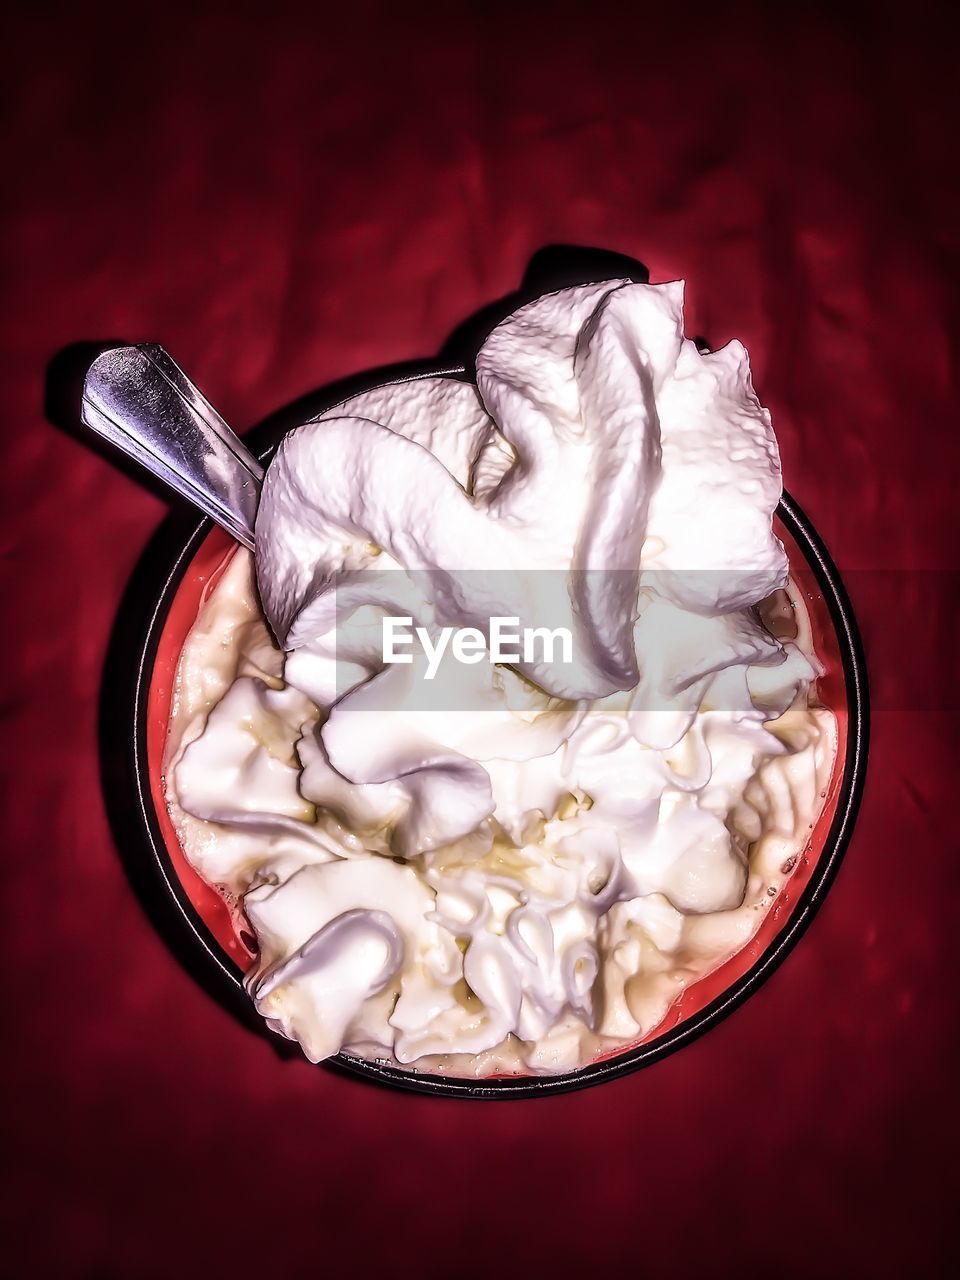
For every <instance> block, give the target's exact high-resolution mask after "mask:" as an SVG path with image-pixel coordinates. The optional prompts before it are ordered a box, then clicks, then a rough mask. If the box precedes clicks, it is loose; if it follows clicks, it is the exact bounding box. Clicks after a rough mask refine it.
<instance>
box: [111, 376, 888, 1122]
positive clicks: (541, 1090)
mask: <svg viewBox="0 0 960 1280" xmlns="http://www.w3.org/2000/svg"><path fill="white" fill-rule="evenodd" d="M440 376H446V377H451V378H454V377H457V378H461V379H464V380H468V381H469V378H468V376H467V370H466V369H465V368H464V367H463V366H462V365H458V366H453V367H450V366H445V365H443V364H440V363H437V364H436V365H433V366H427V367H424V366H421V367H420V368H419V369H418V371H417V372H416V373H412V374H410V375H408V376H405V377H399V378H398V377H394V378H389V379H387V380H383V379H381V378H378V377H377V376H376V371H371V373H370V377H369V381H368V382H364V381H363V380H361V379H352V380H351V381H352V382H353V383H354V387H353V388H352V389H351V397H352V396H353V395H356V394H358V393H360V392H362V391H363V390H372V389H373V388H374V387H382V386H390V385H397V384H400V383H404V382H411V381H418V380H420V379H422V378H428V377H440ZM343 402H344V399H343V397H340V398H338V399H335V400H333V401H332V402H331V403H330V405H329V406H328V408H325V409H322V410H321V411H320V412H321V413H325V412H329V409H332V408H335V407H336V406H337V405H338V404H342V403H343ZM317 416H319V414H314V415H313V416H312V417H311V418H310V419H307V421H312V420H313V418H315V417H317ZM290 429H293V428H290ZM272 434H273V437H274V438H273V439H271V440H270V442H269V444H268V445H267V446H266V447H265V448H263V449H261V450H260V451H259V454H258V456H259V457H260V460H261V461H262V462H266V461H267V460H268V459H269V458H270V456H271V455H272V454H273V452H274V451H275V449H276V448H277V446H278V445H279V443H280V440H281V439H282V438H283V436H284V435H285V434H287V431H286V430H283V429H279V430H277V429H275V430H274V432H273V433H272ZM776 516H777V517H778V518H779V520H780V521H781V523H782V524H783V526H784V527H785V529H786V530H787V532H788V533H789V535H790V536H791V537H792V538H793V540H794V542H795V543H796V545H797V546H798V548H799V550H800V552H801V554H802V557H803V560H804V562H805V564H806V566H807V567H808V568H809V569H810V570H811V572H812V574H813V577H814V579H815V581H816V584H817V586H818V588H819V589H820V592H821V593H822V597H823V600H824V603H825V604H826V607H827V611H828V613H829V615H830V621H831V624H832V626H833V629H834V633H835V636H836V639H837V645H838V649H839V656H840V662H841V667H842V670H843V678H844V699H845V709H846V713H847V727H846V743H845V748H844V753H843V759H842V761H840V760H838V761H837V764H839V765H840V767H841V774H840V783H839V788H838V791H837V798H836V807H835V810H834V815H833V819H832V821H831V823H830V827H829V830H828V831H827V834H826V836H825V837H824V841H823V845H822V848H821V850H820V853H819V855H818V856H817V859H816V862H815V863H814V865H813V867H812V870H811V872H810V875H809V879H808V880H807V882H806V884H805V885H804V886H803V888H802V890H801V892H800V894H799V895H798V897H797V899H796V901H795V902H794V903H793V905H792V907H791V909H790V911H789V913H788V917H787V920H786V922H785V923H784V924H783V926H782V927H781V928H780V930H779V931H778V933H777V934H776V935H775V936H774V937H773V938H772V939H771V941H770V942H769V944H768V945H767V946H766V947H765V948H764V950H763V951H762V952H761V953H760V955H759V956H758V957H757V959H756V960H755V962H754V963H753V964H752V965H751V966H750V967H749V968H748V969H747V970H746V972H745V973H743V974H742V975H741V976H740V977H738V978H736V979H735V980H734V981H733V982H732V983H731V984H730V985H729V986H728V987H726V988H725V989H724V990H723V991H721V992H720V993H719V994H718V995H717V996H716V997H715V998H714V999H713V1000H712V1001H710V1002H709V1003H708V1004H706V1005H705V1006H704V1007H703V1008H701V1009H699V1010H697V1011H696V1012H694V1013H691V1014H690V1015H688V1016H687V1017H685V1018H682V1019H681V1020H680V1021H679V1022H678V1023H676V1024H675V1025H674V1026H672V1027H670V1028H669V1029H668V1030H666V1031H665V1032H664V1033H663V1034H662V1035H660V1036H656V1035H655V1036H654V1037H653V1038H652V1039H650V1040H648V1041H644V1042H643V1043H641V1044H638V1045H634V1046H632V1047H630V1048H627V1049H624V1050H623V1051H614V1053H613V1054H612V1055H611V1056H610V1057H605V1058H603V1059H601V1060H599V1061H597V1062H593V1063H589V1064H587V1065H586V1066H582V1067H579V1068H576V1069H575V1070H572V1071H565V1072H560V1073H557V1074H555V1075H542V1076H541V1075H516V1076H496V1077H486V1078H478V1079H472V1078H470V1077H463V1076H443V1075H437V1074H431V1073H429V1072H416V1071H410V1070H405V1069H403V1068H402V1067H398V1066H393V1065H391V1064H388V1063H385V1062H377V1061H374V1060H371V1059H366V1058H359V1057H355V1056H353V1055H350V1054H346V1053H342V1052H341V1053H338V1054H336V1055H335V1056H334V1057H333V1058H330V1059H327V1060H326V1061H325V1063H324V1064H322V1065H328V1066H332V1067H334V1068H336V1069H340V1070H343V1071H346V1072H348V1073H349V1074H351V1075H354V1076H361V1077H363V1078H365V1079H366V1080H368V1081H375V1082H377V1083H380V1084H385V1085H388V1086H390V1087H393V1088H399V1089H402V1090H406V1091H408V1092H414V1093H421V1094H430V1095H433V1096H446V1097H460V1098H482V1099H494V1098H499V1099H502V1098H532V1097H544V1096H547V1095H555V1094H561V1093H568V1092H571V1091H575V1090H579V1089H585V1088H589V1087H591V1086H593V1085H597V1084H601V1083H603V1082H604V1081H607V1080H613V1079H619V1078H620V1077H622V1076H625V1075H629V1074H631V1073H632V1072H634V1071H638V1070H640V1069H641V1068H642V1067H645V1066H649V1065H651V1064H652V1063H654V1062H657V1061H660V1060H661V1059H662V1058H665V1057H667V1056H668V1055H669V1054H671V1053H675V1052H676V1051H677V1050H678V1049H680V1048H682V1047H683V1046H684V1045H686V1044H689V1043H690V1042H691V1041H693V1040H695V1039H697V1038H698V1037H699V1036H701V1035H703V1034H704V1033H705V1032H706V1031H708V1030H709V1029H710V1028H711V1027H713V1026H715V1025H716V1024H717V1023H718V1022H720V1021H722V1020H723V1019H724V1018H725V1017H727V1016H728V1015H729V1014H730V1013H732V1012H733V1010H734V1009H736V1008H738V1007H739V1006H740V1005H741V1004H743V1003H744V1001H745V1000H747V999H748V998H749V997H750V996H751V995H752V994H753V993H754V992H755V991H756V990H758V988H759V987H760V986H761V985H762V984H763V983H764V982H765V981H766V980H767V979H768V978H769V977H770V975H771V974H772V973H773V972H774V971H775V970H776V969H777V968H778V967H779V965H780V964H782V962H783V961H784V959H785V958H786V956H787V955H788V954H789V953H790V951H792V949H793V948H794V946H796V944H797V942H798V941H799V939H800V937H801V936H802V935H803V933H804V932H805V930H806V929H807V927H808V926H809V924H810V921H811V920H812V919H813V916H814V915H815V913H816V911H817V910H818V908H819V906H820V904H821V903H822V901H823V899H824V897H825V896H826V894H827V891H828V890H829V888H830V886H831V884H832V883H833V880H834V878H835V876H836V874H837V871H838V869H839V866H840V863H841V861H842V858H843V855H844V853H845V851H846V849H847V846H848V844H849V841H850V837H851V835H852V832H853V827H854V825H855V821H856V817H857V812H858V810H859V807H860V802H861V798H862V795H863V787H864V781H865V776H866V764H867V754H868V741H869V694H868V686H867V671H866V662H865V659H864V655H863V646H862V642H861V639H860V633H859V629H858V627H857V624H856V619H855V617H854V613H853V608H852V605H851V603H850V599H849V596H848V595H847V591H846V588H845V587H844V585H843V582H842V580H841V578H840V574H839V572H838V570H837V568H836V565H835V564H834V562H833V560H832V558H831V556H830V554H829V552H828V551H827V549H826V547H825V545H824V543H823V541H822V539H821V538H820V535H819V534H818V533H817V531H816V529H815V528H814V526H813V524H812V523H811V521H810V520H809V518H808V517H807V516H806V514H805V513H804V512H803V510H802V509H801V507H800V506H799V505H798V503H797V502H796V501H795V500H794V499H793V498H792V497H791V496H790V495H789V494H788V493H787V492H786V490H784V491H783V493H782V496H781V498H780V502H779V504H778V506H777V509H776ZM215 528H216V526H215V524H214V523H213V521H211V520H210V519H209V518H208V517H206V516H204V517H202V518H200V519H199V520H198V521H197V523H196V524H195V525H194V526H193V528H192V529H191V530H190V532H189V533H188V534H187V535H186V538H185V539H184V540H182V542H181V543H180V545H179V550H177V551H176V552H175V553H174V557H173V560H172V562H171V563H170V565H169V569H168V570H167V572H166V576H165V577H164V579H163V583H162V585H161V587H160V589H159V593H158V595H157V596H156V603H155V604H154V606H153V608H152V610H151V612H150V616H149V621H148V623H147V626H146V630H145V632H144V635H143V639H142V642H141V643H140V645H139V648H138V651H137V658H136V668H135V680H134V687H133V706H132V708H131V711H132V717H131V720H130V741H129V746H130V748H131V752H132V763H133V777H134V781H135V789H136V800H137V806H136V807H137V811H138V817H139V819H140V825H141V828H142V834H143V835H144V837H145V839H146V845H147V851H148V862H149V864H150V866H151V868H152V869H153V871H154V872H155V873H156V874H157V876H158V877H159V881H160V884H161V886H162V888H163V890H164V891H165V895H166V897H167V898H168V899H169V901H170V902H171V903H172V905H173V907H174V908H175V912H174V915H173V919H174V920H175V921H176V922H177V924H178V925H179V926H180V927H181V929H182V932H183V933H184V934H185V935H186V938H187V940H188V943H189V944H190V945H191V948H192V952H193V954H194V955H195V956H196V957H197V959H199V960H200V961H201V963H203V964H204V965H205V966H206V967H207V969H208V971H214V976H217V977H219V978H220V979H221V980H222V979H224V978H225V979H227V980H228V982H229V983H230V984H231V986H232V987H233V988H234V991H233V994H234V995H242V996H244V997H245V998H246V999H249V997H248V996H247V995H246V991H245V988H244V986H243V971H242V970H241V968H240V966H239V965H237V964H236V963H235V962H234V961H233V960H232V959H231V958H230V956H228V955H227V954H226V952H225V951H224V950H223V949H222V947H221V946H220V944H219V943H218V942H217V940H216V939H215V938H214V936H213V934H212V932H211V931H210V929H209V928H208V926H207V925H206V923H205V922H204V920H203V919H202V917H201V916H200V914H199V912H198V911H197V910H196V908H195V907H194V905H193V903H192V902H191V901H190V899H189V897H188V895H187V892H186V890H185V888H184V886H183V883H182V881H181V880H180V877H179V876H178V874H177V872H176V869H175V867H174V865H173V861H172V859H171V857H170V853H169V850H168V847H167V842H166V839H165V838H164V835H163V832H162V829H161V826H160V822H159V819H158V816H157V811H156V806H155V804H154V801H153V795H152V789H151V777H150V767H149V760H148V751H147V723H148V715H147V709H148V699H149V696H150V689H151V683H152V677H153V670H154V663H155V660H156V657H157V654H158V651H159V646H160V640H161V636H162V633H163V629H164V625H165V623H166V620H167V616H168V614H169V612H170V608H171V605H172V603H173V600H174V597H175V596H176V593H177V591H178V589H179V587H180V584H181V582H182V580H183V579H184V577H185V576H186V574H187V572H188V570H189V567H190V565H191V563H192V561H193V559H194V556H195V555H196V553H197V551H198V550H199V548H200V546H201V545H202V543H203V542H204V540H205V539H206V537H207V536H208V534H209V533H210V532H211V531H212V530H213V529H215ZM834 768H835V769H836V765H835V766H834Z"/></svg>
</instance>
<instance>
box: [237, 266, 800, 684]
mask: <svg viewBox="0 0 960 1280" xmlns="http://www.w3.org/2000/svg"><path fill="white" fill-rule="evenodd" d="M454 388H455V390H454ZM393 390H394V391H395V393H396V397H395V398H396V404H394V405H391V406H390V412H389V413H387V412H384V397H383V392H382V390H381V391H380V393H379V394H378V393H373V394H372V395H371V394H366V395H361V396H358V397H354V398H353V399H352V400H349V401H347V402H346V403H345V404H343V405H340V406H338V407H337V408H336V409H333V410H331V411H330V412H329V413H327V414H324V415H322V416H321V418H319V419H318V420H317V421H315V422H312V423H309V424H307V425H305V426H304V427H301V428H298V429H297V430H295V431H293V432H291V433H290V434H289V435H288V436H287V437H286V438H285V439H284V440H283V442H282V443H281V446H280V448H279V450H278V453H277V455H276V457H275V458H274V460H273V461H272V463H271V464H270V466H269V468H268V470H267V475H266V478H265V481H264V490H263V496H262V500H261V506H260V512H259V516H258V520H257V572H258V581H259V584H260V592H261V597H262V600H263V603H264V608H265V610H266V613H267V617H268V619H269V620H270V623H271V625H272V627H273V629H274V632H275V634H276V635H277V637H278V639H279V640H280V641H281V643H282V644H284V646H285V647H287V648H290V649H295V648H298V647H301V646H302V645H304V644H308V643H310V642H312V641H315V640H317V639H319V638H320V637H321V636H322V635H324V634H326V633H328V632H329V631H330V630H331V629H333V628H334V627H335V626H336V622H337V617H338V610H340V611H341V616H342V610H343V608H344V604H345V602H347V601H349V600H356V601H357V602H358V603H359V602H363V603H371V604H375V603H378V601H377V600H375V599H373V600H371V599H370V598H369V595H368V594H366V593H367V592H368V591H369V589H370V588H369V586H368V587H364V585H363V575H364V572H365V571H367V572H369V571H370V570H375V571H376V583H377V587H376V589H377V591H379V592H380V593H381V599H380V601H379V603H381V604H382V605H383V606H384V607H389V608H391V609H396V608H397V607H398V606H401V605H407V606H410V605H411V584H412V594H413V596H414V597H416V596H417V595H419V596H420V608H419V617H418V621H421V620H422V621H431V622H433V623H434V624H435V625H444V624H446V623H454V624H458V625H464V624H466V625H473V626H478V627H480V628H481V629H483V628H484V627H485V626H487V625H488V624H489V619H490V617H491V616H493V615H501V616H517V617H519V618H520V620H521V625H523V626H533V625H536V622H537V619H538V616H542V613H543V607H542V606H543V602H542V601H538V599H537V591H536V588H535V581H536V577H535V575H536V574H537V573H538V572H540V573H547V572H562V573H564V574H566V575H568V580H569V585H568V595H569V603H568V606H567V608H568V613H567V616H566V617H565V618H561V622H567V623H569V627H570V629H571V630H572V632H573V634H574V635H575V637H576V650H577V654H578V664H577V666H576V669H574V670H568V669H561V668H560V667H558V666H557V665H556V664H553V665H550V664H545V663H537V662H535V661H526V660H521V662H520V663H519V669H520V670H521V671H522V672H523V673H524V674H525V675H526V676H528V677H529V678H530V679H532V680H533V681H535V682H536V683H537V684H539V685H540V686H541V687H542V688H544V689H545V690H546V691H547V692H549V693H551V694H554V695H555V696H557V697H563V698H595V697H601V696H603V695H605V694H607V693H610V692H612V691H614V690H616V689H629V688H632V687H633V686H634V685H635V684H636V682H637V680H638V679H639V676H640V670H639V666H638V662H637V653H636V647H635V644H634V637H633V622H634V619H635V617H636V614H637V596H638V590H639V586H640V578H641V572H642V571H643V572H644V573H645V575H646V576H645V581H647V582H649V583H650V584H651V585H652V588H653V589H654V590H655V591H658V592H662V593H665V594H666V595H667V596H668V597H669V598H671V599H673V600H674V601H675V602H676V603H677V604H679V605H681V606H682V607H684V608H688V609H693V610H697V611H700V612H704V613H712V614H716V613H723V612H730V611H734V610H738V609H742V608H744V607H746V606H747V605H749V604H751V603H753V602H754V601H755V600H757V599H759V598H762V597H763V596H764V595H768V594H769V593H770V592H772V591H773V590H775V589H776V588H777V587H781V586H783V584H784V582H785V581H786V560H785V557H784V554H783V549H782V547H781V546H780V544H779V542H778V541H777V539H776V538H775V537H774V535H773V533H772V531H771V527H770V518H771V515H772V512H773V509H774V507H775V506H776V503H777V501H778V499H779V495H780V476H779V458H778V455H777V450H776V444H775V441H774V438H773V433H772V429H771V427H770V420H769V415H767V414H766V412H765V411H764V410H763V409H762V408H761V407H760V405H759V403H758V402H757V400H756V398H755V396H754V395H753V392H752V386H751V382H750V372H749V366H748V364H747V362H746V354H745V352H744V351H743V349H742V348H741V347H739V346H738V345H734V344H731V345H730V346H729V347H728V348H726V349H725V350H724V352H719V353H714V354H713V355H702V354H701V353H700V352H699V350H698V349H697V347H696V344H695V343H693V342H692V341H690V340H689V339H685V338H684V337H683V287H682V284H680V283H675V284H668V285H643V284H633V283H629V282H625V281H614V282H606V283H604V284H602V285H581V286H577V287H576V288H573V289H567V290H562V291H560V292H558V293H555V294H550V295H548V296H546V297H545V298H541V299H538V300H537V301H536V302H533V303H530V304H529V305H528V306H526V307H523V308H521V309H520V310H519V311H518V312H516V313H515V314H514V315H512V316H510V317H509V318H508V319H506V320H504V321H503V322H502V323H501V324H500V325H498V326H497V327H496V328H495V329H494V330H493V332H492V333H491V334H490V336H489V337H488V338H487V340H486V342H485V343H484V344H483V346H482V348H481V350H480V352H479V354H478V356H477V387H476V388H473V387H471V386H469V385H468V384H465V383H459V382H455V381H452V380H450V379H444V378H436V379H427V380H423V382H421V383H419V384H418V383H406V384H398V385H397V386H396V387H395V388H393ZM375 413H379V419H375V418H374V417H373V416H372V415H373V414H375ZM444 414H446V415H447V418H446V421H448V422H449V423H450V426H449V431H448V434H447V435H446V437H445V438H447V439H449V440H452V441H453V442H454V443H453V444H452V445H448V446H447V447H445V448H444V449H438V448H431V446H436V436H437V432H436V427H435V426H434V425H432V424H435V423H436V422H437V421H438V420H440V419H441V418H442V417H443V415H444ZM493 458H495V459H496V460H497V464H498V466H499V467H500V468H501V471H500V474H499V479H497V480H496V481H495V482H494V480H493V477H492V475H491V459H493ZM484 459H486V462H487V465H486V468H485V470H484V471H483V475H484V479H485V485H484V488H483V491H482V493H479V494H478V493H476V492H473V491H472V490H471V483H472V479H473V478H474V477H475V476H476V475H477V473H478V469H479V468H480V467H481V463H482V462H483V460H484ZM694 516H695V517H696V518H695V519H692V518H691V517H694ZM691 528H693V529H695V530H696V531H697V532H695V533H691ZM389 569H397V570H400V571H401V572H402V573H403V574H404V576H405V577H406V579H407V581H406V582H404V583H401V582H399V581H398V582H397V583H396V586H395V587H394V586H393V585H392V584H390V583H389V582H388V581H387V579H388V577H389V575H388V574H387V573H384V572H383V571H385V570H389ZM491 570H492V571H495V572H494V573H493V574H491V572H490V571H491ZM478 584H482V588H481V586H480V585H478ZM411 607H413V606H411ZM427 614H429V615H430V616H429V618H428V617H427Z"/></svg>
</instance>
